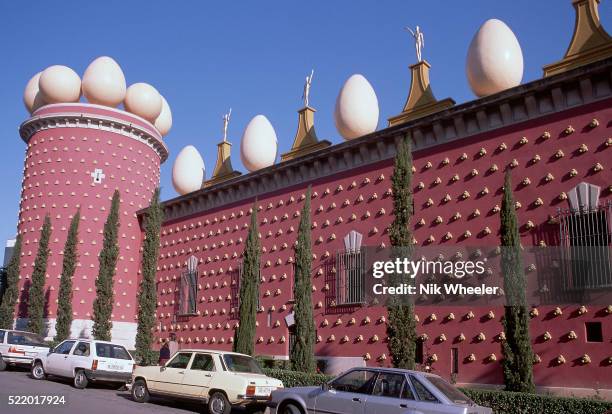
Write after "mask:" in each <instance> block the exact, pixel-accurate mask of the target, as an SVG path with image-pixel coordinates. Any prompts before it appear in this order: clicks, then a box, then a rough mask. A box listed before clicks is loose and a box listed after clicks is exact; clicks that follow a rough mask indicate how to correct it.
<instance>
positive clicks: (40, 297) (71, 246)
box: [0, 189, 163, 364]
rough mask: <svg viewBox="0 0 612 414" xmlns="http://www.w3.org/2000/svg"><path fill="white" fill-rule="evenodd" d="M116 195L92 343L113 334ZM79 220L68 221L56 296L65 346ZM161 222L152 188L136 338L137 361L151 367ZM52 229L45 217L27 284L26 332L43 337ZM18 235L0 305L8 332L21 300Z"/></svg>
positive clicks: (60, 336) (106, 233)
mask: <svg viewBox="0 0 612 414" xmlns="http://www.w3.org/2000/svg"><path fill="white" fill-rule="evenodd" d="M119 207H120V195H119V191H117V190H115V192H114V194H113V197H112V201H111V208H110V211H109V214H108V217H107V219H106V222H105V224H104V235H103V238H104V240H103V245H102V250H101V251H100V255H99V263H100V266H99V270H98V277H97V278H96V283H95V284H96V299H95V301H94V304H93V335H94V337H95V338H96V339H101V340H110V339H111V329H112V320H111V319H112V318H111V314H112V311H113V304H114V294H113V279H114V275H115V267H116V265H117V257H118V255H119V246H118V244H117V239H118V231H119ZM80 220H81V214H80V210H78V209H77V211H76V213H75V214H74V216H73V217H72V219H71V222H70V228H69V230H68V235H67V237H66V242H65V245H64V252H63V261H62V273H61V277H60V286H59V292H58V306H57V319H56V336H55V338H54V340H55V341H58V342H59V341H63V340H64V339H66V338H68V337H69V336H70V327H71V325H72V291H73V285H72V278H73V277H74V273H75V270H76V266H77V261H78V251H77V250H78V232H79V223H80ZM162 220H163V211H162V208H161V205H160V203H159V189H156V190H155V192H154V194H153V197H152V200H151V205H150V208H149V209H148V211H147V214H146V215H145V240H144V243H143V258H142V274H143V280H142V283H141V286H140V289H139V295H138V303H139V308H138V331H137V336H136V345H137V356H138V357H139V358H140V359H141V360H142V361H143V363H146V364H149V363H153V362H154V357H153V354H152V352H151V345H152V343H153V334H152V329H153V326H154V323H155V320H154V314H155V304H156V300H157V299H156V287H155V273H156V266H157V254H158V252H159V232H160V228H161V223H162ZM51 232H52V226H51V218H50V216H49V215H46V216H45V219H44V222H43V226H42V229H41V233H40V239H39V243H38V251H37V254H36V259H35V261H34V270H33V272H32V278H31V284H30V287H29V291H28V306H27V315H28V329H29V330H30V331H32V332H35V333H38V334H40V335H44V333H45V325H44V314H45V306H46V298H45V279H46V271H47V259H48V256H49V240H50V238H51ZM21 244H22V236H21V234H19V235H17V238H16V241H15V246H14V248H13V255H12V257H11V260H10V262H9V265H8V268H7V282H8V286H7V290H6V291H5V294H4V297H3V300H2V304H1V305H0V328H3V329H10V328H11V327H12V326H13V322H14V319H15V305H16V303H17V298H18V295H19V290H18V283H19V270H20V258H21Z"/></svg>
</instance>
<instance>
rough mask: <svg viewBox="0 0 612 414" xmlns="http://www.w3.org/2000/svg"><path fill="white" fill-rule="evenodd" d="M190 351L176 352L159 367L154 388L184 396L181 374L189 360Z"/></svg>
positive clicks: (165, 392) (183, 372)
mask: <svg viewBox="0 0 612 414" xmlns="http://www.w3.org/2000/svg"><path fill="white" fill-rule="evenodd" d="M191 357H192V353H191V352H177V353H176V354H174V357H173V358H172V359H171V360H170V361H168V363H167V364H166V365H165V366H164V367H161V371H160V373H159V375H158V376H157V378H156V380H157V381H156V384H155V387H154V390H156V391H158V392H161V393H164V394H173V395H179V396H185V395H187V393H186V392H185V390H184V388H183V376H184V375H185V371H186V370H187V366H188V365H189V361H191Z"/></svg>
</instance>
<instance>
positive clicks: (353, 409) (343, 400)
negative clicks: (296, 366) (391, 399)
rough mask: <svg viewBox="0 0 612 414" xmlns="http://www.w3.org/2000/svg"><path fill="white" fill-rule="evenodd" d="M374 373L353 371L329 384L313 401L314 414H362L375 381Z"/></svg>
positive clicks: (372, 371) (364, 370)
mask: <svg viewBox="0 0 612 414" xmlns="http://www.w3.org/2000/svg"><path fill="white" fill-rule="evenodd" d="M376 374H377V373H376V371H374V370H368V369H354V370H351V371H348V372H347V373H346V374H344V375H341V376H339V377H338V378H336V379H334V380H333V381H332V382H330V383H329V390H326V391H322V392H321V393H320V394H319V395H318V396H317V397H316V399H315V407H314V408H315V413H328V414H362V413H365V412H366V411H365V406H366V402H367V399H368V396H369V394H370V391H371V388H372V385H373V384H374V382H375V380H376Z"/></svg>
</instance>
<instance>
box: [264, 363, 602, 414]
mask: <svg viewBox="0 0 612 414" xmlns="http://www.w3.org/2000/svg"><path fill="white" fill-rule="evenodd" d="M263 370H264V372H265V374H266V375H268V376H270V377H273V378H277V379H279V380H281V381H283V384H284V385H285V387H304V386H313V385H321V384H323V383H324V382H328V381H330V380H331V379H332V378H333V376H330V375H325V374H308V373H304V372H298V371H288V370H283V369H270V368H264V369H263ZM461 391H463V392H464V393H465V394H466V395H467V396H468V397H470V398H471V399H472V400H474V402H475V403H476V404H478V405H482V406H485V407H491V408H492V409H493V412H494V413H495V414H543V413H546V414H603V413H605V412H606V411H607V410H611V409H612V402H607V401H600V400H594V399H588V398H568V397H554V396H550V395H538V394H529V393H522V392H510V391H494V390H480V389H472V388H461Z"/></svg>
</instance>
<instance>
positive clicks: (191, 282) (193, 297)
mask: <svg viewBox="0 0 612 414" xmlns="http://www.w3.org/2000/svg"><path fill="white" fill-rule="evenodd" d="M197 294H198V272H197V271H189V270H188V271H186V272H184V273H183V274H181V281H180V285H179V312H178V314H179V315H194V314H195V313H196V304H197Z"/></svg>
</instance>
